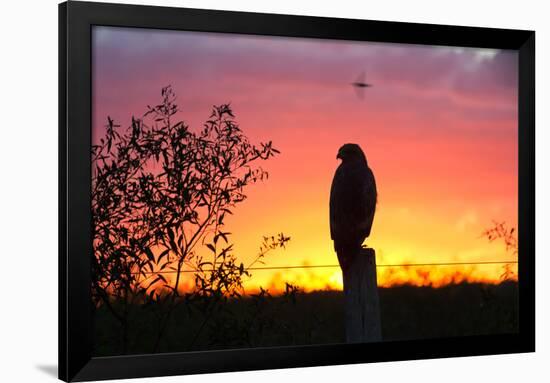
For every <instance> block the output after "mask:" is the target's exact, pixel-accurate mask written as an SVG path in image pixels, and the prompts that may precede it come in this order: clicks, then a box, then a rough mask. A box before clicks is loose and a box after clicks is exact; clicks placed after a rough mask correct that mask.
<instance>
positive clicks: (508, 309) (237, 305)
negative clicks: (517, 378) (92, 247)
mask: <svg viewBox="0 0 550 383" xmlns="http://www.w3.org/2000/svg"><path fill="white" fill-rule="evenodd" d="M379 293H380V305H381V317H382V333H383V339H384V340H403V339H425V338H434V337H449V336H465V335H478V334H496V333H512V332H517V330H518V303H519V302H518V285H517V283H516V282H504V283H501V284H499V285H484V284H468V283H462V284H456V285H449V286H446V287H441V288H431V287H414V286H399V287H392V288H380V289H379ZM343 309H344V308H343V293H342V292H338V291H318V292H313V293H307V294H305V293H297V294H296V295H293V296H287V297H284V296H278V297H267V298H261V297H248V298H242V299H240V300H229V301H228V302H227V303H225V304H220V303H211V302H210V303H209V302H204V303H203V305H202V306H200V305H199V306H197V305H196V304H195V305H187V304H181V305H179V306H178V307H177V308H176V309H175V311H174V313H173V315H172V316H171V319H170V321H169V322H168V324H167V326H166V330H165V332H164V336H163V337H162V338H161V341H160V346H159V348H158V352H176V351H191V350H212V349H224V348H240V347H262V346H285V345H304V344H323V343H340V342H343V340H344V327H343V316H344V315H343ZM157 310H158V308H156V307H152V306H135V307H131V308H130V310H129V321H128V323H129V326H128V338H127V339H128V341H127V346H126V353H127V354H135V353H151V352H153V348H154V346H153V345H154V344H155V341H156V334H157V331H158V328H159V319H158V318H159V317H158V312H157ZM205 313H206V314H205ZM94 320H95V329H96V331H95V352H94V354H95V355H96V356H106V355H119V354H121V353H123V352H122V350H123V349H122V345H121V344H122V342H121V328H120V325H119V324H118V322H116V320H114V319H113V318H112V317H111V316H110V314H109V312H108V311H107V310H106V309H104V308H100V309H99V310H97V311H96V313H95V318H94Z"/></svg>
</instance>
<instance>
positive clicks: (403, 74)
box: [92, 27, 517, 287]
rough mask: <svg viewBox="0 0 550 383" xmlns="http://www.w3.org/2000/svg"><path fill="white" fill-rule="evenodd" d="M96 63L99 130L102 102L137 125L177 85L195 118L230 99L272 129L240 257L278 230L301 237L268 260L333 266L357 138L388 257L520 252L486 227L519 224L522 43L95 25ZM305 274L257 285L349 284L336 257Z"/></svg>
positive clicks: (243, 216) (241, 221)
mask: <svg viewBox="0 0 550 383" xmlns="http://www.w3.org/2000/svg"><path fill="white" fill-rule="evenodd" d="M92 68H93V128H94V132H93V140H94V141H97V140H98V139H99V137H100V135H101V134H102V132H103V125H104V124H105V120H106V117H107V115H109V116H111V117H113V118H114V119H115V120H116V121H117V122H118V123H121V124H122V125H123V126H126V125H127V124H128V123H129V121H130V118H131V116H132V115H136V116H140V115H141V114H142V113H143V112H145V110H146V105H147V104H153V103H155V102H157V101H158V100H159V95H160V89H161V87H163V86H166V85H168V84H170V85H172V87H173V89H174V91H175V92H176V93H177V95H178V104H179V107H180V109H181V113H180V115H179V117H180V118H181V119H184V120H185V121H186V122H187V123H188V124H189V125H190V126H191V129H198V128H200V126H201V125H202V122H203V121H204V120H205V119H206V118H207V117H208V116H209V113H210V110H211V107H212V105H214V104H222V103H227V102H230V103H231V105H232V107H233V110H234V112H235V115H236V120H237V122H238V123H239V124H240V126H241V128H242V129H243V131H244V132H245V133H246V134H247V135H248V136H249V137H250V139H251V141H252V142H255V143H258V142H260V141H268V140H273V143H274V146H275V147H276V148H277V149H279V150H280V151H281V155H280V156H278V157H276V158H274V159H273V160H270V161H269V162H267V163H265V164H264V165H265V168H266V170H268V171H269V172H270V177H269V180H268V181H267V182H266V183H264V184H259V185H254V186H253V187H252V188H251V189H250V190H249V192H248V197H249V198H248V199H247V201H246V202H245V203H243V204H242V206H240V207H238V208H237V210H236V214H235V217H233V219H232V220H231V221H230V222H228V225H230V228H231V231H232V232H234V233H235V236H234V240H235V243H236V249H237V251H238V252H239V254H242V258H243V259H250V258H252V257H253V256H254V254H255V252H256V249H257V247H258V244H259V242H260V240H261V236H262V235H264V234H272V233H277V232H280V231H283V232H285V234H287V235H290V236H291V237H292V241H291V243H290V245H289V247H288V249H287V250H286V251H284V252H280V253H278V254H277V255H274V256H273V258H269V259H268V260H267V263H268V264H269V265H270V266H271V265H288V264H292V265H301V264H336V263H337V261H336V256H335V254H334V252H333V251H332V244H331V241H330V236H329V231H328V194H329V190H330V182H331V179H332V176H333V174H334V170H335V169H336V166H337V165H338V162H337V160H336V158H335V157H336V152H337V150H338V148H339V146H340V145H342V144H343V143H346V142H356V143H358V144H359V145H361V147H362V148H363V150H364V151H365V153H366V156H367V158H368V161H369V164H370V166H371V167H372V169H373V171H374V174H375V176H376V179H377V183H378V188H379V193H380V197H379V206H378V212H377V216H376V218H375V223H374V226H373V232H372V238H370V239H368V240H367V243H368V244H369V245H370V246H373V247H375V248H376V249H377V254H378V262H379V263H381V262H382V263H400V262H415V263H420V262H445V261H470V260H473V261H479V260H502V259H509V258H510V257H509V256H507V255H506V254H505V253H504V251H503V248H502V247H501V246H499V245H498V244H488V243H487V241H486V240H484V239H482V238H480V233H481V231H482V230H483V229H485V228H487V227H488V226H490V225H491V221H492V220H493V219H495V220H505V221H507V222H508V223H509V224H510V225H512V226H516V225H517V55H516V53H515V52H512V51H496V50H486V49H471V48H451V47H433V46H421V45H397V44H380V43H366V42H346V41H335V40H315V39H298V38H279V37H262V36H243V35H223V34H213V33H212V34H210V33H196V32H179V31H159V30H146V29H121V28H111V27H95V28H94V30H93V65H92ZM361 72H365V74H366V80H367V82H369V83H372V84H373V87H372V88H368V89H367V90H366V91H365V97H364V98H363V99H361V98H358V97H357V95H356V93H355V91H354V89H353V88H352V87H351V85H350V83H351V82H353V81H355V80H356V78H357V76H358V75H359V74H360V73H361ZM261 207H266V209H267V213H266V214H258V211H259V209H260V208H261ZM500 271H501V268H500V266H495V267H485V268H483V267H480V269H479V270H477V271H476V272H477V273H478V274H479V275H481V276H488V275H490V276H493V277H494V276H496V275H497V273H498V274H500ZM308 273H309V274H307V275H306V274H305V272H300V271H296V272H288V273H286V274H284V275H283V276H281V275H279V276H277V275H276V274H274V273H273V272H271V273H267V272H260V273H258V274H257V281H258V282H257V283H264V284H265V283H270V281H271V282H272V281H274V280H278V279H277V278H279V277H280V278H282V279H285V280H292V281H298V282H302V283H305V284H310V285H311V284H315V286H317V285H319V286H321V287H322V286H323V284H330V285H331V286H332V285H338V284H339V283H340V282H339V281H338V278H339V277H338V270H337V269H335V270H319V271H312V272H308ZM311 273H313V274H311ZM438 273H441V271H438ZM435 274H436V273H434V275H435ZM480 278H481V277H480ZM312 281H316V282H312ZM327 281H328V282H327ZM317 282H318V283H317Z"/></svg>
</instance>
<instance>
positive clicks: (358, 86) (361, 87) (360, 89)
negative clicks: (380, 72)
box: [351, 72, 372, 99]
mask: <svg viewBox="0 0 550 383" xmlns="http://www.w3.org/2000/svg"><path fill="white" fill-rule="evenodd" d="M351 85H352V86H353V87H354V88H355V90H356V92H357V96H359V98H361V99H362V98H364V97H365V88H370V87H371V86H372V84H368V83H366V82H365V72H361V74H360V75H359V76H358V77H357V80H355V82H352V83H351Z"/></svg>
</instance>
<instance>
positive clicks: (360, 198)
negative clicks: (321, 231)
mask: <svg viewBox="0 0 550 383" xmlns="http://www.w3.org/2000/svg"><path fill="white" fill-rule="evenodd" d="M336 158H337V159H340V160H342V163H341V164H340V165H339V166H338V168H337V169H336V172H335V174H334V178H333V180H332V186H331V189H330V236H331V238H332V240H333V241H334V250H335V251H336V255H337V256H338V262H339V263H340V267H341V268H342V271H346V270H347V269H348V267H349V266H350V265H351V264H352V262H353V260H354V258H355V257H356V256H357V255H358V254H359V252H360V250H361V246H362V244H363V241H364V240H365V239H366V238H367V237H368V236H369V235H370V233H371V228H372V222H373V219H374V213H375V210H376V202H377V197H378V193H377V190H376V182H375V179H374V174H373V173H372V170H371V169H370V168H369V165H368V163H367V158H366V156H365V154H364V153H363V150H361V148H360V147H359V145H357V144H345V145H343V146H342V147H341V148H340V149H339V150H338V155H337V156H336Z"/></svg>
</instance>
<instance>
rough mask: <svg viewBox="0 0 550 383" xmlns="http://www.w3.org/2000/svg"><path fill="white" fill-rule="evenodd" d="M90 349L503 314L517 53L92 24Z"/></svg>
mask: <svg viewBox="0 0 550 383" xmlns="http://www.w3.org/2000/svg"><path fill="white" fill-rule="evenodd" d="M91 68H92V79H91V80H92V148H91V153H90V156H91V157H90V160H91V164H92V174H91V177H92V180H91V187H92V190H91V201H92V205H91V209H92V235H93V237H92V238H93V256H92V268H91V272H92V285H91V293H92V294H91V298H92V307H93V314H92V315H93V325H94V334H93V343H94V345H93V355H94V356H116V355H131V354H151V353H168V352H187V351H205V350H224V349H239V348H256V347H281V346H283V347H284V346H296V345H319V344H337V343H357V342H386V341H395V340H411V339H431V338H445V337H462V336H470V335H484V334H510V333H517V332H518V308H519V299H518V273H517V270H518V241H517V230H518V190H517V189H518V106H517V105H518V89H517V88H518V54H517V51H512V50H497V49H481V48H480V49H478V48H462V47H448V46H433V45H413V44H394V43H378V42H364V41H361V42H359V41H345V40H325V39H312V38H296V37H277V36H253V35H241V34H223V33H208V32H191V31H175V30H155V29H145V28H143V29H142V28H120V27H107V26H93V27H92V63H91Z"/></svg>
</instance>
